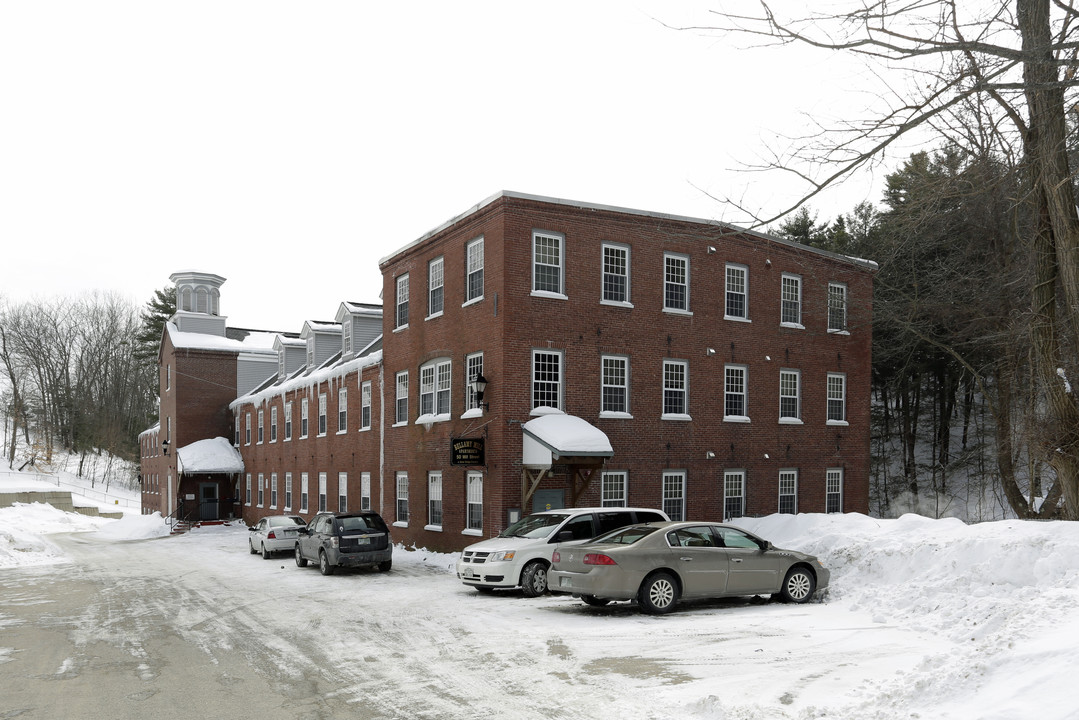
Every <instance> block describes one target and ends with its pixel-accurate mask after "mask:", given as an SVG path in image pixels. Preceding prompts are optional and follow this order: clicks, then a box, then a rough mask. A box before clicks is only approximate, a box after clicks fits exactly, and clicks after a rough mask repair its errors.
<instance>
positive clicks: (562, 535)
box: [555, 530, 573, 543]
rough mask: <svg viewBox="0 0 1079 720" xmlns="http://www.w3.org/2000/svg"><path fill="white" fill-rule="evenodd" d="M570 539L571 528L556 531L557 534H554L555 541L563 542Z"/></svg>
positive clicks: (571, 535) (571, 534) (571, 538)
mask: <svg viewBox="0 0 1079 720" xmlns="http://www.w3.org/2000/svg"><path fill="white" fill-rule="evenodd" d="M571 540H573V531H572V530H563V531H562V532H560V533H558V535H556V536H555V542H560V543H564V542H570V541H571Z"/></svg>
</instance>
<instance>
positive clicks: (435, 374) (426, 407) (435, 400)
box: [420, 359, 452, 418]
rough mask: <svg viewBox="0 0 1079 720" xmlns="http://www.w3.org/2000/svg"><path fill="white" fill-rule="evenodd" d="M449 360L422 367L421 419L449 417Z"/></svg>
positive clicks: (430, 363) (441, 360) (436, 361)
mask: <svg viewBox="0 0 1079 720" xmlns="http://www.w3.org/2000/svg"><path fill="white" fill-rule="evenodd" d="M451 369H452V368H451V364H450V361H449V360H446V359H438V360H434V361H432V362H429V363H427V364H426V365H423V366H422V367H420V417H421V418H424V417H425V416H431V415H435V416H439V417H441V416H448V415H449V412H450V376H451Z"/></svg>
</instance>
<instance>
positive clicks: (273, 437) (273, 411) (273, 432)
mask: <svg viewBox="0 0 1079 720" xmlns="http://www.w3.org/2000/svg"><path fill="white" fill-rule="evenodd" d="M270 442H272V443H275V442H277V406H276V405H274V406H273V407H272V408H270Z"/></svg>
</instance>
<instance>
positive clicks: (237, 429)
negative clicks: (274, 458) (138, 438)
mask: <svg viewBox="0 0 1079 720" xmlns="http://www.w3.org/2000/svg"><path fill="white" fill-rule="evenodd" d="M233 420H234V421H235V426H236V427H235V429H234V430H233V438H235V440H234V441H233V443H232V444H233V445H235V446H236V447H240V416H239V415H236V416H234V417H233ZM154 441H155V443H156V441H157V438H156V436H155V438H154ZM155 455H156V453H155Z"/></svg>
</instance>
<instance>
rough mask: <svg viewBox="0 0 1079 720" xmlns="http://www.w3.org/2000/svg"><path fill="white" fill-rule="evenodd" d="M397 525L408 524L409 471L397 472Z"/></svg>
mask: <svg viewBox="0 0 1079 720" xmlns="http://www.w3.org/2000/svg"><path fill="white" fill-rule="evenodd" d="M394 524H395V525H404V526H407V525H408V473H407V472H403V471H399V472H398V473H397V521H396V522H395V523H394Z"/></svg>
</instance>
